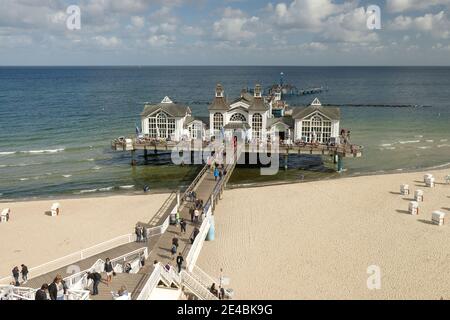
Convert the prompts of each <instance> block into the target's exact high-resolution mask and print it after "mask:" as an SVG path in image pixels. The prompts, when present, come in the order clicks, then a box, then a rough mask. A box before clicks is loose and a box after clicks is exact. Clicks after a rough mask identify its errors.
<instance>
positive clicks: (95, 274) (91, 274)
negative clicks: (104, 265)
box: [87, 271, 102, 296]
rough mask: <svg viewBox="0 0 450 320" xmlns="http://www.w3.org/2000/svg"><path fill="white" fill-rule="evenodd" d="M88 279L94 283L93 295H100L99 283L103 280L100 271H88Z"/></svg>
mask: <svg viewBox="0 0 450 320" xmlns="http://www.w3.org/2000/svg"><path fill="white" fill-rule="evenodd" d="M87 278H88V280H92V281H93V283H94V284H93V285H92V295H93V296H96V295H98V284H99V283H100V281H101V280H102V276H101V274H100V273H98V272H95V271H94V272H88V276H87Z"/></svg>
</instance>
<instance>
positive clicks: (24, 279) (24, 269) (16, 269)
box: [11, 264, 29, 287]
mask: <svg viewBox="0 0 450 320" xmlns="http://www.w3.org/2000/svg"><path fill="white" fill-rule="evenodd" d="M28 273H29V271H28V267H27V266H26V265H24V264H21V270H19V267H18V266H15V267H14V268H13V269H12V275H13V278H14V281H13V282H12V283H11V285H14V286H16V287H19V286H20V281H19V278H20V275H22V283H27V281H28Z"/></svg>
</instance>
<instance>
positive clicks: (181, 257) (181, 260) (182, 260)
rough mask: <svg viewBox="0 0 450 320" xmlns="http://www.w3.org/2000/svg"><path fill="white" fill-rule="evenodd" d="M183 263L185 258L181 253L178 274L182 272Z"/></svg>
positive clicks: (178, 258)
mask: <svg viewBox="0 0 450 320" xmlns="http://www.w3.org/2000/svg"><path fill="white" fill-rule="evenodd" d="M183 262H184V258H183V256H182V255H181V252H180V253H179V254H178V257H177V266H178V273H180V272H181V267H182V266H183Z"/></svg>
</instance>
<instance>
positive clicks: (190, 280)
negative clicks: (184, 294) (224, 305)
mask: <svg viewBox="0 0 450 320" xmlns="http://www.w3.org/2000/svg"><path fill="white" fill-rule="evenodd" d="M180 276H181V281H182V285H183V286H184V287H185V288H186V289H187V290H189V291H190V292H192V293H193V294H194V295H195V296H196V297H197V298H198V299H199V300H218V298H217V297H216V296H215V295H213V294H212V293H211V292H210V291H209V290H208V288H207V287H205V286H204V285H202V284H201V283H200V282H199V281H198V280H196V279H195V278H194V277H193V276H191V275H190V274H189V273H187V272H186V271H181V273H180Z"/></svg>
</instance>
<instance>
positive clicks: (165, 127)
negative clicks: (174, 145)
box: [148, 112, 175, 139]
mask: <svg viewBox="0 0 450 320" xmlns="http://www.w3.org/2000/svg"><path fill="white" fill-rule="evenodd" d="M148 127H149V136H150V138H163V139H167V138H169V137H170V136H171V135H172V134H173V133H174V132H175V119H173V118H170V117H169V116H168V115H167V114H166V113H165V112H159V113H157V114H156V115H154V116H152V117H149V118H148Z"/></svg>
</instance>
